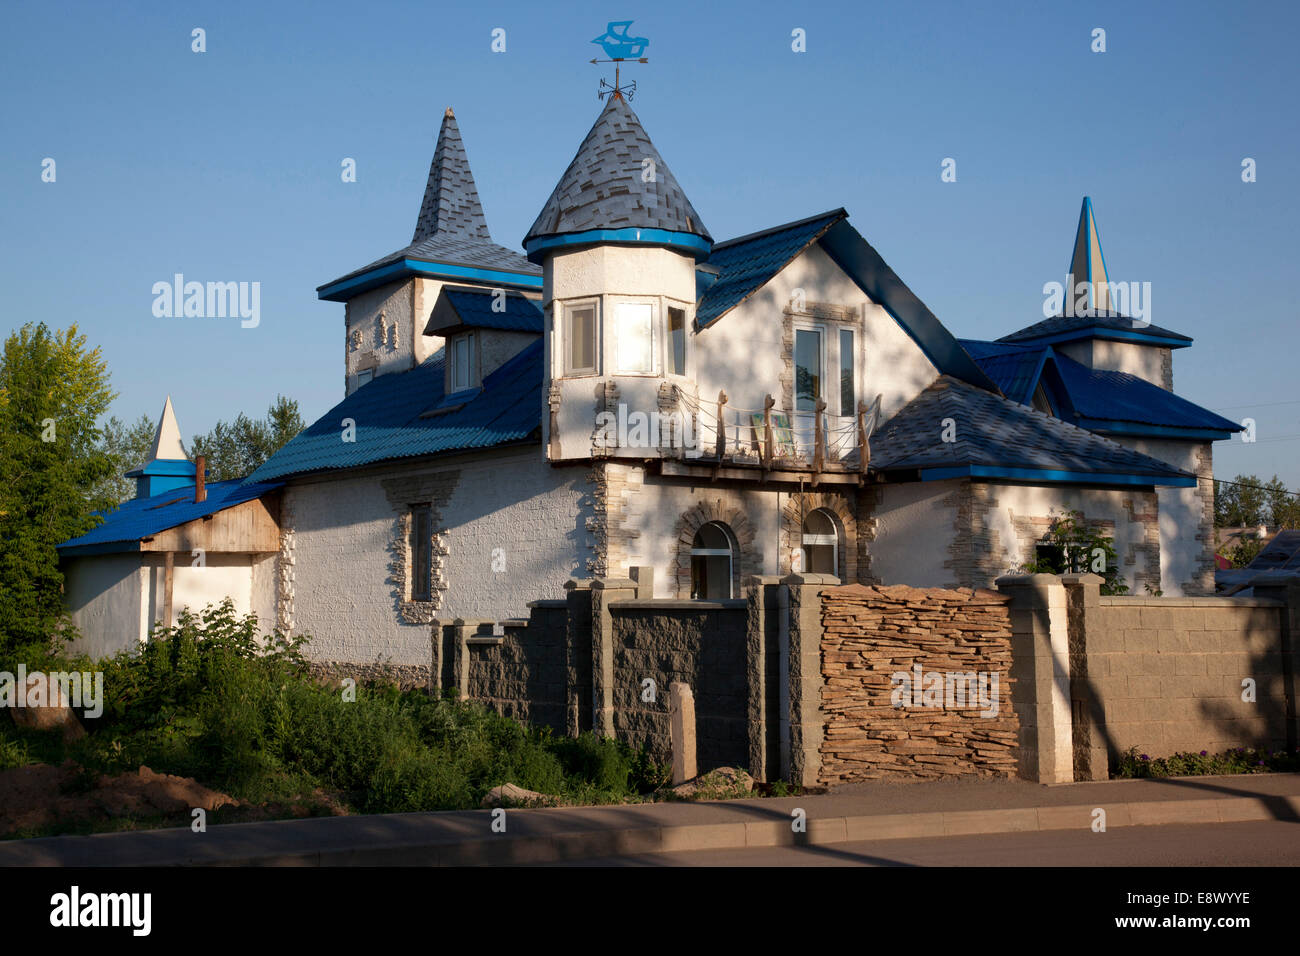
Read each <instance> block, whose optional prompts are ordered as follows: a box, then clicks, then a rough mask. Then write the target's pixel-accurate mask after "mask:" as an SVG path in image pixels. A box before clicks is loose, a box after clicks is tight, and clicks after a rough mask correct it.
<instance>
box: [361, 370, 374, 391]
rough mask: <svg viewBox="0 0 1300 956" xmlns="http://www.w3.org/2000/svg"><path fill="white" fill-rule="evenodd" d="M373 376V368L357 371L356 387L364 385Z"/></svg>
mask: <svg viewBox="0 0 1300 956" xmlns="http://www.w3.org/2000/svg"><path fill="white" fill-rule="evenodd" d="M374 377H375V370H374V369H372V368H363V369H362V370H361V371H360V372H357V388H360V387H361V386H362V385H365V384H366V383H367V382H369V381H370V380H371V379H372V378H374Z"/></svg>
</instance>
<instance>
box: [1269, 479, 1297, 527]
mask: <svg viewBox="0 0 1300 956" xmlns="http://www.w3.org/2000/svg"><path fill="white" fill-rule="evenodd" d="M1264 497H1265V499H1266V500H1267V507H1268V523H1269V525H1270V526H1271V527H1274V528H1300V498H1298V497H1297V496H1295V495H1293V494H1292V493H1291V492H1290V491H1289V490H1288V489H1287V486H1286V485H1285V484H1283V482H1282V479H1281V478H1279V477H1278V476H1277V475H1274V476H1273V477H1272V478H1270V479H1269V480H1268V482H1267V483H1266V484H1265V485H1264Z"/></svg>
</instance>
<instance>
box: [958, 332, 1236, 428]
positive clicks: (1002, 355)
mask: <svg viewBox="0 0 1300 956" xmlns="http://www.w3.org/2000/svg"><path fill="white" fill-rule="evenodd" d="M961 344H962V347H963V348H964V349H966V351H967V352H969V353H970V354H971V356H972V357H973V358H974V359H975V361H976V362H978V363H979V366H980V368H982V369H984V371H985V372H987V373H988V375H989V377H990V378H992V379H993V380H994V381H995V382H997V384H998V387H999V388H1001V389H1002V392H1003V394H1005V395H1006V396H1007V397H1008V398H1011V399H1014V400H1016V401H1018V402H1020V403H1022V404H1025V405H1028V404H1030V403H1031V401H1032V399H1033V394H1034V389H1035V388H1036V387H1037V386H1038V383H1039V381H1040V380H1041V379H1042V376H1043V373H1044V369H1046V368H1047V367H1048V366H1049V365H1050V366H1052V367H1054V368H1055V370H1056V373H1057V379H1055V380H1059V383H1060V385H1059V388H1060V389H1063V390H1064V393H1065V394H1064V395H1062V396H1059V397H1060V398H1062V399H1063V400H1064V401H1063V404H1064V405H1065V406H1067V407H1065V408H1061V409H1059V410H1058V415H1059V417H1061V418H1063V419H1066V420H1068V421H1072V422H1074V423H1076V424H1079V425H1082V426H1083V427H1085V428H1087V429H1089V430H1090V431H1101V432H1115V433H1126V434H1151V435H1155V434H1164V435H1167V436H1168V437H1178V432H1177V430H1178V429H1182V430H1187V431H1193V432H1196V433H1197V434H1198V437H1218V438H1226V437H1228V434H1230V433H1232V432H1239V431H1241V426H1240V425H1238V424H1237V423H1236V422H1234V421H1230V420H1229V419H1226V418H1224V417H1222V416H1221V415H1216V414H1214V412H1211V411H1209V410H1208V409H1205V408H1202V407H1201V406H1199V405H1196V404H1194V403H1192V402H1189V401H1187V399H1185V398H1179V397H1178V396H1177V395H1175V394H1174V393H1173V392H1170V391H1168V390H1167V389H1163V388H1161V387H1160V386H1158V385H1153V384H1152V383H1151V382H1148V381H1147V380H1146V379H1144V378H1140V377H1139V376H1137V375H1130V374H1128V373H1127V372H1113V371H1108V370H1106V369H1090V368H1088V367H1087V366H1086V365H1083V364H1082V363H1081V362H1077V361H1075V360H1074V359H1072V358H1070V357H1069V356H1067V355H1062V354H1061V353H1060V352H1057V351H1056V350H1055V349H1053V348H1051V347H1050V346H1045V345H1013V344H1009V343H1007V342H1004V341H1001V340H1000V341H997V342H983V341H979V340H977V339H962V340H961ZM1055 380H1054V379H1052V378H1051V376H1049V380H1048V381H1047V382H1045V383H1044V384H1045V385H1047V387H1048V388H1049V390H1050V391H1053V392H1055V391H1057V388H1056V387H1054V386H1053V385H1052V384H1051V382H1052V381H1055ZM1130 426H1132V427H1130ZM1137 426H1143V427H1137ZM1146 426H1150V427H1146ZM1170 429H1172V430H1174V431H1167V430H1170ZM1209 432H1213V433H1215V434H1214V435H1207V434H1205V433H1209ZM1184 437H1187V436H1184Z"/></svg>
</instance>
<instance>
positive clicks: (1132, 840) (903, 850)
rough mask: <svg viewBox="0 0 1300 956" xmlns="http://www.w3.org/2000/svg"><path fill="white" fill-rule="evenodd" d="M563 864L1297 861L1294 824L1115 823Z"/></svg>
mask: <svg viewBox="0 0 1300 956" xmlns="http://www.w3.org/2000/svg"><path fill="white" fill-rule="evenodd" d="M562 865H568V866H1159V867H1163V866H1169V867H1182V866H1297V865H1300V823H1293V822H1277V821H1268V822H1259V823H1220V824H1198V825H1196V826H1151V827H1118V828H1114V829H1112V830H1110V831H1109V832H1107V833H1093V832H1092V831H1078V830H1055V831H1049V832H1032V833H995V834H987V835H981V836H962V837H932V838H927V839H918V840H874V841H867V842H862V843H837V844H833V845H830V846H809V847H754V848H752V849H742V850H695V851H691V852H685V853H651V854H644V855H641V856H628V857H615V858H602V859H593V860H577V861H572V862H570V863H567V864H562Z"/></svg>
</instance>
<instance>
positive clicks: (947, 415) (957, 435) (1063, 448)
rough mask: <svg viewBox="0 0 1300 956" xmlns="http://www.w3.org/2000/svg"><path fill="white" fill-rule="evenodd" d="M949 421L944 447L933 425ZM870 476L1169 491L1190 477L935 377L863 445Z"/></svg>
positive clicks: (953, 380) (1192, 479) (997, 398)
mask: <svg viewBox="0 0 1300 956" xmlns="http://www.w3.org/2000/svg"><path fill="white" fill-rule="evenodd" d="M945 419H952V422H953V427H952V438H953V440H952V441H944V440H943V437H944V436H943V429H942V426H941V423H942V422H943V421H944V420H945ZM871 467H872V470H875V471H912V470H916V471H919V472H920V477H921V479H922V480H938V479H943V478H955V477H972V478H1001V479H1006V480H1020V481H1034V482H1044V481H1046V482H1065V483H1072V484H1080V483H1081V484H1096V485H1119V486H1133V485H1175V486H1179V487H1190V486H1192V485H1195V483H1196V478H1195V476H1193V475H1189V474H1188V473H1186V472H1184V471H1180V470H1178V469H1176V468H1174V467H1172V466H1170V465H1168V464H1167V463H1165V462H1163V461H1158V460H1157V459H1155V458H1151V457H1149V456H1147V455H1143V454H1140V453H1139V452H1136V451H1133V450H1132V449H1129V448H1125V447H1124V446H1123V445H1121V444H1119V443H1118V442H1114V441H1111V440H1110V439H1108V438H1103V437H1102V436H1100V435H1094V434H1093V433H1092V432H1090V431H1087V430H1086V429H1083V428H1079V427H1077V426H1075V425H1071V424H1069V423H1067V422H1063V421H1061V420H1060V419H1058V418H1053V417H1051V416H1050V415H1045V414H1043V413H1042V412H1039V411H1036V410H1035V409H1032V408H1029V407H1028V406H1025V405H1021V404H1019V403H1017V402H1013V401H1011V400H1009V399H1006V398H1003V397H1002V396H1000V395H995V394H993V393H992V392H988V391H985V390H984V389H981V388H976V387H974V386H972V385H969V384H967V383H966V382H962V381H960V380H958V379H956V378H954V377H952V376H949V375H944V376H941V377H940V378H939V379H938V380H937V381H935V382H934V384H932V385H931V386H930V387H929V388H927V389H926V390H925V391H923V392H922V393H921V394H920V395H918V396H917V397H916V398H914V399H913V400H912V401H910V402H908V403H907V405H905V406H903V408H902V409H901V410H900V411H899V412H898V414H897V415H895V416H894V417H893V418H891V419H890V420H889V421H887V422H885V423H884V424H883V425H882V426H881V427H880V428H879V429H878V430H877V432H876V434H875V435H873V436H872V438H871Z"/></svg>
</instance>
